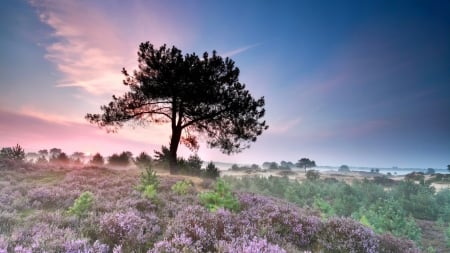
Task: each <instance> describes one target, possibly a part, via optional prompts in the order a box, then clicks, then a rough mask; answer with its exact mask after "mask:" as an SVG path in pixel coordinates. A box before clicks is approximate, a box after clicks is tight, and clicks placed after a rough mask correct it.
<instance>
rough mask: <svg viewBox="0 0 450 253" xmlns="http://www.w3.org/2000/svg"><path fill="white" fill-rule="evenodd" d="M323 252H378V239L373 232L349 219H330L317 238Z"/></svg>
mask: <svg viewBox="0 0 450 253" xmlns="http://www.w3.org/2000/svg"><path fill="white" fill-rule="evenodd" d="M317 242H318V246H319V248H320V249H323V251H324V252H330V253H331V252H332V253H341V252H342V253H359V252H368V253H372V252H373V253H376V252H378V239H377V237H376V235H375V233H373V231H372V230H371V229H369V228H367V227H365V226H363V225H361V224H360V223H358V222H356V221H354V220H353V219H350V218H338V217H335V218H331V219H329V220H328V221H326V222H325V224H324V227H323V228H322V230H321V231H320V232H319V235H318V237H317Z"/></svg>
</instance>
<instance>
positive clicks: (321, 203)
mask: <svg viewBox="0 0 450 253" xmlns="http://www.w3.org/2000/svg"><path fill="white" fill-rule="evenodd" d="M314 208H315V209H317V210H319V211H320V215H321V216H322V218H325V219H326V218H329V217H332V216H335V215H336V211H335V210H334V208H333V207H332V206H331V205H330V204H329V203H328V202H327V201H325V200H323V199H322V198H314Z"/></svg>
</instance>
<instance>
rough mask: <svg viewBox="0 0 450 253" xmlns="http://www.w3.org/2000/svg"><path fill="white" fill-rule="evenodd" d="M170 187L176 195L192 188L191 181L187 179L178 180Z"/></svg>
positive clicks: (184, 193) (185, 192)
mask: <svg viewBox="0 0 450 253" xmlns="http://www.w3.org/2000/svg"><path fill="white" fill-rule="evenodd" d="M171 188H172V191H173V192H174V193H176V194H178V195H186V194H187V193H188V192H189V190H190V189H192V182H191V181H188V180H182V181H178V182H176V183H175V184H174V185H172V187H171Z"/></svg>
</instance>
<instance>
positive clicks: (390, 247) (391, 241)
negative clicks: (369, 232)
mask: <svg viewBox="0 0 450 253" xmlns="http://www.w3.org/2000/svg"><path fill="white" fill-rule="evenodd" d="M377 237H378V240H379V248H378V251H379V252H380V253H397V252H400V250H401V252H403V253H420V250H419V249H418V248H417V247H416V245H415V244H414V242H413V241H411V240H408V239H403V238H399V237H395V236H393V235H392V234H389V233H387V234H382V235H378V236H377Z"/></svg>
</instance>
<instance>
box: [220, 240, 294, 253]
mask: <svg viewBox="0 0 450 253" xmlns="http://www.w3.org/2000/svg"><path fill="white" fill-rule="evenodd" d="M218 251H219V252H227V253H233V252H245V253H285V252H286V251H285V250H284V249H282V248H280V247H279V246H278V245H274V244H271V243H269V242H267V240H266V239H261V238H257V237H253V238H252V239H251V240H248V239H246V238H245V239H244V238H238V239H236V240H233V241H231V242H224V241H220V242H219V246H218Z"/></svg>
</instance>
